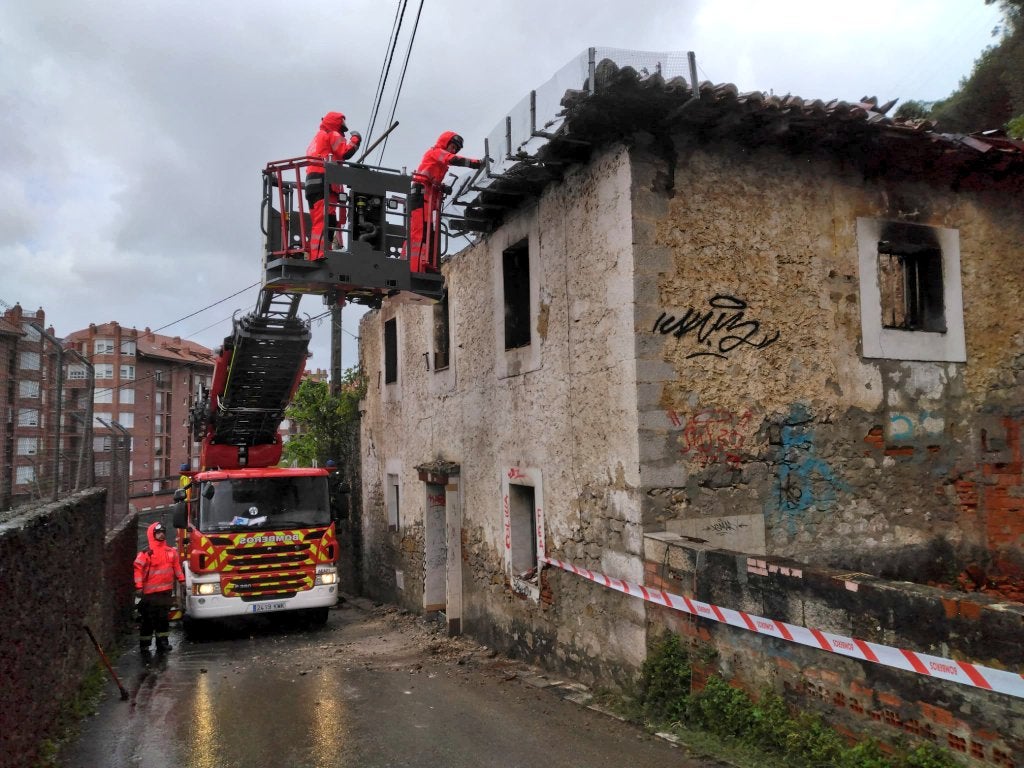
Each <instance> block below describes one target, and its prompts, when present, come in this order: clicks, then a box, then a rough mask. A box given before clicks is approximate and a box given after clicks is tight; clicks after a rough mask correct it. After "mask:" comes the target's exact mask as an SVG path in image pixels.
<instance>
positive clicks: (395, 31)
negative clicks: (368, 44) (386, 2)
mask: <svg viewBox="0 0 1024 768" xmlns="http://www.w3.org/2000/svg"><path fill="white" fill-rule="evenodd" d="M408 4H409V0H401V4H400V5H399V7H398V8H397V9H396V11H395V21H394V24H393V25H392V28H391V29H392V34H391V38H390V40H388V50H387V53H386V54H385V55H384V56H385V62H384V65H383V66H382V68H381V73H380V80H379V81H378V83H377V93H376V95H375V96H374V103H373V109H372V110H371V116H370V128H369V130H368V131H367V132H366V139H367V141H369V140H370V139H371V138H372V137H373V129H374V127H375V126H376V125H377V114H378V113H379V112H380V105H381V103H382V102H383V101H384V89H385V88H386V87H387V82H388V76H389V75H390V74H391V63H392V61H393V60H394V58H395V50H396V48H397V46H398V35H399V33H400V32H401V30H402V22H403V21H404V20H405V9H406V6H407V5H408Z"/></svg>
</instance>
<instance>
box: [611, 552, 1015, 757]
mask: <svg viewBox="0 0 1024 768" xmlns="http://www.w3.org/2000/svg"><path fill="white" fill-rule="evenodd" d="M645 560H646V562H645V573H644V584H645V586H646V587H648V588H651V589H657V590H666V591H668V592H671V593H673V594H677V595H685V596H688V597H693V598H695V599H698V600H701V601H703V602H707V603H711V604H714V605H718V606H721V607H724V608H733V609H738V610H743V611H746V612H748V613H752V614H755V615H757V616H761V617H764V618H766V619H774V620H777V621H782V622H786V623H789V624H795V625H799V626H806V627H808V628H811V629H817V630H821V631H824V632H833V633H836V634H839V635H843V636H844V637H851V638H856V639H858V640H865V641H868V642H873V643H879V644H882V645H887V646H890V647H895V648H901V649H907V650H912V651H917V652H921V653H927V654H930V655H934V656H940V657H943V658H951V659H957V660H960V661H970V662H974V663H978V664H982V665H988V666H994V667H996V668H1009V669H1020V668H1021V667H1022V666H1024V647H1022V645H1021V643H1020V638H1021V636H1022V630H1024V605H1021V604H1018V603H1005V602H999V601H998V600H995V599H992V598H989V597H986V596H983V595H975V596H971V595H965V594H963V593H953V592H948V591H942V590H939V589H935V588H932V587H927V586H920V585H915V584H909V583H906V582H893V581H887V580H884V579H878V578H875V577H872V576H868V575H866V574H859V573H843V572H840V571H836V570H831V569H827V568H819V567H813V566H811V567H808V566H807V565H805V564H801V563H795V562H793V561H789V560H783V559H782V558H774V557H771V556H768V557H765V558H758V560H759V561H763V565H762V563H761V562H755V563H751V562H749V561H750V560H751V558H749V556H748V555H746V554H743V553H737V552H729V551H725V550H714V549H708V548H707V547H706V546H704V545H701V544H694V543H692V542H687V541H685V540H684V539H681V538H680V537H677V536H675V535H673V534H653V535H652V536H650V537H647V538H646V539H645ZM620 599H628V598H625V597H620ZM649 617H650V621H651V625H652V634H654V635H658V634H660V633H661V632H664V631H665V630H669V631H673V632H677V633H679V634H680V635H682V636H683V637H684V638H686V639H688V640H689V645H690V647H691V649H692V650H693V651H694V652H693V653H692V658H693V659H694V660H695V662H696V665H695V666H696V669H695V672H696V674H695V675H694V678H695V680H697V681H698V685H699V681H701V680H703V679H706V676H707V675H709V674H717V675H720V676H723V677H725V678H726V679H727V680H729V681H730V682H732V683H733V684H735V685H740V686H742V687H744V688H746V689H747V690H748V691H749V692H751V693H752V694H753V695H755V696H757V695H759V694H760V692H761V691H762V690H764V689H765V688H768V689H771V690H774V691H775V692H777V693H779V694H780V695H782V696H783V697H784V698H785V699H786V700H787V701H788V702H789V703H790V704H792V705H794V706H796V707H799V708H800V709H808V710H812V711H819V712H821V713H822V714H823V715H824V716H825V717H826V718H827V720H828V721H829V722H830V723H831V724H832V725H834V726H836V727H837V728H839V729H840V730H841V731H844V732H846V733H848V734H850V735H852V736H856V737H859V738H864V737H867V736H871V737H874V738H877V739H879V740H881V741H883V742H886V743H890V744H892V743H894V742H896V741H897V740H899V739H901V738H910V739H912V740H917V741H929V742H931V743H933V744H936V745H937V746H941V747H944V748H947V749H950V750H952V751H953V752H955V753H959V755H960V756H961V757H964V758H970V759H972V760H975V761H977V763H978V764H979V765H996V766H1007V767H1009V768H1012V767H1013V766H1017V765H1020V764H1021V760H1024V700H1021V699H1018V698H1014V697H1012V696H1008V695H1004V694H1000V693H993V692H991V691H986V690H982V689H980V688H975V687H972V686H970V685H961V684H957V683H952V682H946V681H944V680H942V679H940V678H936V677H929V676H926V675H919V674H914V673H911V672H905V671H903V670H899V669H893V668H890V667H886V666H883V665H881V664H873V663H870V662H866V661H860V660H857V659H852V658H849V657H846V656H840V655H838V654H833V653H827V652H824V651H819V650H817V649H814V648H809V647H806V646H803V645H799V644H797V643H791V642H786V641H784V640H781V639H778V638H775V637H770V636H766V635H762V634H757V633H754V632H748V631H744V630H741V629H738V628H735V627H731V626H728V625H725V624H721V623H718V622H714V621H708V620H705V619H699V618H694V617H692V616H690V615H689V614H686V613H682V612H679V611H673V610H670V609H668V608H662V607H660V606H652V607H651V609H650V612H649ZM709 651H711V652H712V653H709Z"/></svg>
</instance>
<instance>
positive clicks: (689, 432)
mask: <svg viewBox="0 0 1024 768" xmlns="http://www.w3.org/2000/svg"><path fill="white" fill-rule="evenodd" d="M673 415H675V412H674V411H673V412H671V415H670V416H669V418H672V416H673ZM676 418H677V419H678V417H676ZM752 418H753V414H751V413H750V411H744V412H743V413H741V414H736V413H733V412H732V411H728V410H724V409H720V408H706V409H704V410H702V411H698V412H697V413H695V414H693V416H691V417H690V418H689V419H687V421H686V426H685V427H683V436H682V448H680V449H679V451H680V453H682V454H683V455H684V456H688V457H690V458H691V459H692V460H693V461H694V462H696V463H697V464H699V465H701V466H709V465H711V464H718V463H726V464H731V465H733V466H735V465H737V464H739V463H740V461H741V458H742V451H743V445H744V442H745V441H746V436H747V429H746V427H747V425H748V424H749V423H750V420H751V419H752Z"/></svg>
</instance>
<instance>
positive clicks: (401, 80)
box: [379, 0, 423, 163]
mask: <svg viewBox="0 0 1024 768" xmlns="http://www.w3.org/2000/svg"><path fill="white" fill-rule="evenodd" d="M422 13H423V0H420V7H419V10H417V11H416V21H415V22H414V23H413V25H412V35H410V36H409V47H408V48H406V49H405V61H404V62H403V63H402V74H401V76H400V77H399V79H398V88H397V89H396V90H395V100H394V101H393V102H392V103H391V116H390V117H389V118H388V125H391V124H392V123H393V122H394V121H395V110H397V109H398V99H399V97H400V96H401V95H402V85H403V83H405V72H406V70H407V69H408V68H409V57H410V56H411V55H412V44H413V43H414V42H415V41H416V30H417V29H419V26H420V15H421V14H422ZM387 148H388V140H387V138H385V139H384V144H383V145H382V146H381V148H380V160H379V162H380V163H383V162H384V151H385V150H386V149H387Z"/></svg>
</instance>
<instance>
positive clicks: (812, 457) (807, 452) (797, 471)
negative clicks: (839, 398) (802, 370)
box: [775, 405, 848, 533]
mask: <svg viewBox="0 0 1024 768" xmlns="http://www.w3.org/2000/svg"><path fill="white" fill-rule="evenodd" d="M809 422H810V417H809V415H808V414H807V412H806V410H805V409H804V408H803V407H802V406H800V405H796V406H794V407H793V409H792V410H791V412H790V416H789V418H788V419H787V420H786V423H785V424H783V425H782V428H781V430H780V444H781V457H780V461H779V470H778V475H777V477H776V489H775V490H776V499H777V502H778V510H779V512H780V513H781V514H782V515H783V517H784V518H785V519H786V522H787V525H788V527H789V531H790V533H796V522H797V520H798V519H799V518H800V517H801V516H803V515H804V514H805V513H806V512H807V511H809V510H811V509H817V510H823V509H828V508H830V507H831V506H833V505H834V504H835V502H836V495H837V492H838V491H846V490H848V488H847V487H846V484H845V483H844V482H843V481H842V480H841V479H840V478H838V477H836V476H835V474H834V473H833V472H832V468H831V467H830V466H829V465H828V462H826V461H825V460H824V459H822V458H821V457H820V456H818V454H817V450H816V448H815V445H814V430H813V427H812V426H811V425H810V423H809Z"/></svg>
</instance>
